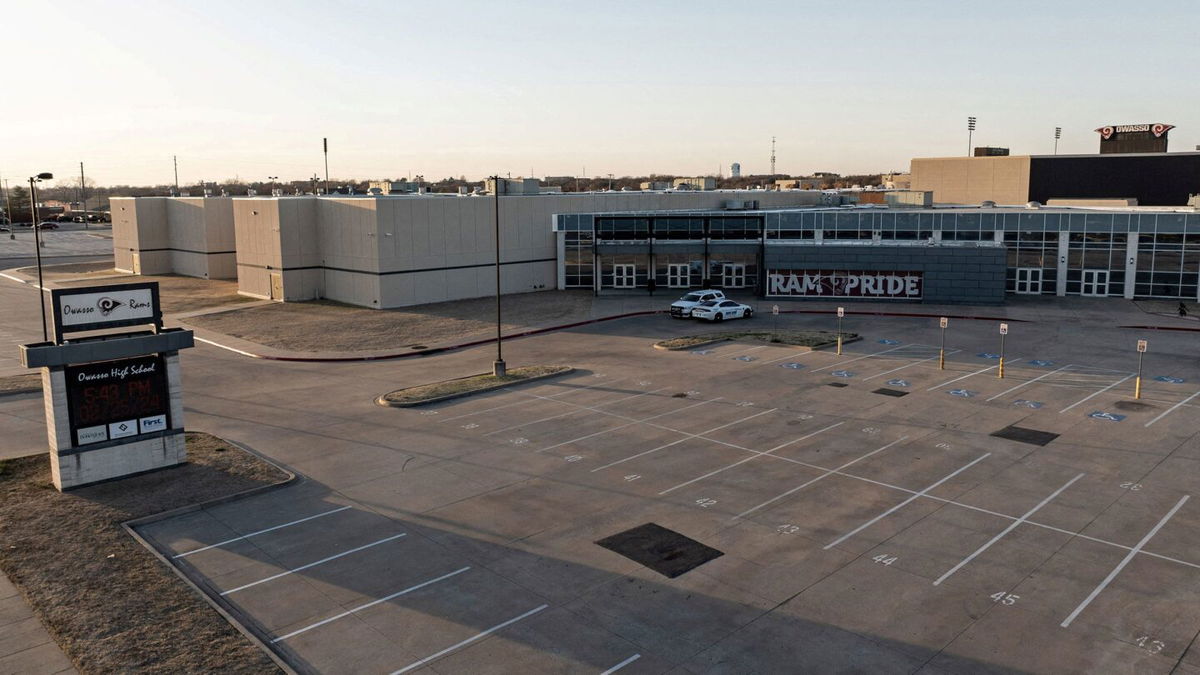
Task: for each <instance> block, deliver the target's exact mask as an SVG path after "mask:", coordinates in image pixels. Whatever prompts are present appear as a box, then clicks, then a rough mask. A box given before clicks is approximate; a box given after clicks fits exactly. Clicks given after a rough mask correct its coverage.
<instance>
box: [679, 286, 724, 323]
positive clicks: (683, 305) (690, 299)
mask: <svg viewBox="0 0 1200 675" xmlns="http://www.w3.org/2000/svg"><path fill="white" fill-rule="evenodd" d="M724 299H725V293H724V292H722V291H714V290H712V289H705V290H702V291H692V292H691V293H688V294H687V295H685V296H683V297H682V298H680V299H678V300H676V301H675V302H673V303H671V316H672V317H674V318H676V319H686V318H687V317H689V316H691V315H692V308H693V307H695V306H696V305H699V304H700V303H702V302H709V301H712V300H724Z"/></svg>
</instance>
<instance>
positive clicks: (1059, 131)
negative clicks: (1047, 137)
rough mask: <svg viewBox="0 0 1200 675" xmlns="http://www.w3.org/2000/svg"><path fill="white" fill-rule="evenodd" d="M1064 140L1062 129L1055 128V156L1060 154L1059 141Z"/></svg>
mask: <svg viewBox="0 0 1200 675" xmlns="http://www.w3.org/2000/svg"><path fill="white" fill-rule="evenodd" d="M1060 138H1062V127H1054V154H1056V155H1057V154H1058V139H1060Z"/></svg>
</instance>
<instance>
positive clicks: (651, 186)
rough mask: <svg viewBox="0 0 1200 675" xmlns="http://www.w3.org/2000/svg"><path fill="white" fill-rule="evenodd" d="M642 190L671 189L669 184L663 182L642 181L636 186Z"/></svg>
mask: <svg viewBox="0 0 1200 675" xmlns="http://www.w3.org/2000/svg"><path fill="white" fill-rule="evenodd" d="M638 187H640V188H641V189H643V190H666V189H668V188H670V187H671V184H670V183H668V182H666V181H663V180H649V181H643V182H642V183H641V184H640V185H638Z"/></svg>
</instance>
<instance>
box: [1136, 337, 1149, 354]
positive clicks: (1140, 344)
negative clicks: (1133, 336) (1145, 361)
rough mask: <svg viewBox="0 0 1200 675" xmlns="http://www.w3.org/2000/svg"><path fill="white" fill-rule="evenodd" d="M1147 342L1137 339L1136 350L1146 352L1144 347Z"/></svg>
mask: <svg viewBox="0 0 1200 675" xmlns="http://www.w3.org/2000/svg"><path fill="white" fill-rule="evenodd" d="M1148 344H1149V343H1147V342H1146V341H1145V340H1138V341H1137V350H1138V352H1139V353H1141V354H1145V353H1146V347H1147V346H1148Z"/></svg>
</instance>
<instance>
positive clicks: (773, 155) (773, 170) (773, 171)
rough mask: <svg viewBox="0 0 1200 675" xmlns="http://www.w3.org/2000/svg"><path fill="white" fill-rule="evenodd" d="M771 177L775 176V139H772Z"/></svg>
mask: <svg viewBox="0 0 1200 675" xmlns="http://www.w3.org/2000/svg"><path fill="white" fill-rule="evenodd" d="M771 175H772V176H774V175H775V137H774V136H772V137H771Z"/></svg>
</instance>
